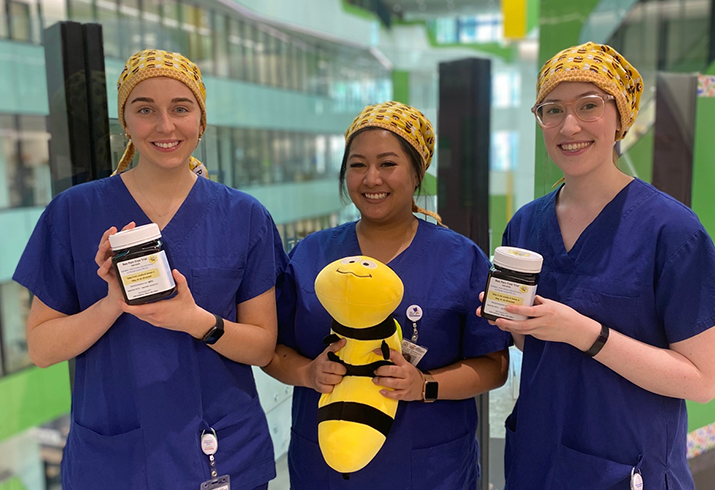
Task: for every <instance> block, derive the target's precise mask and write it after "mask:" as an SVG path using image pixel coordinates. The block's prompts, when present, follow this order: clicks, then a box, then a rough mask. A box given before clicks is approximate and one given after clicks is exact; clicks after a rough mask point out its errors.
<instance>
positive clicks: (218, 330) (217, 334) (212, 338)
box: [201, 313, 223, 344]
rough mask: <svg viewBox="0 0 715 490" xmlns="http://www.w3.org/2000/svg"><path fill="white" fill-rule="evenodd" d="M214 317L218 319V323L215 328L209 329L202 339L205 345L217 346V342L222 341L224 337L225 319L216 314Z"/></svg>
mask: <svg viewBox="0 0 715 490" xmlns="http://www.w3.org/2000/svg"><path fill="white" fill-rule="evenodd" d="M213 315H214V318H216V323H215V324H214V326H213V327H211V328H210V329H209V331H208V332H206V335H204V336H203V338H202V339H201V341H202V342H203V343H204V344H215V343H216V341H217V340H218V339H220V338H221V336H222V335H223V318H221V317H220V316H218V315H216V314H215V313H214V314H213Z"/></svg>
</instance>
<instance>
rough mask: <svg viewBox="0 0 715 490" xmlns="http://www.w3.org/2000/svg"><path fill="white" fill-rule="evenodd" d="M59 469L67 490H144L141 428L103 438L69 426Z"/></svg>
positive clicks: (78, 427) (145, 477)
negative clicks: (66, 442) (64, 474)
mask: <svg viewBox="0 0 715 490" xmlns="http://www.w3.org/2000/svg"><path fill="white" fill-rule="evenodd" d="M64 458H65V460H66V461H71V462H72V464H71V465H63V468H62V470H63V471H64V472H66V473H67V475H66V477H65V479H64V481H66V482H67V483H68V484H69V485H70V488H75V489H84V488H104V489H115V488H116V489H126V488H147V487H148V482H147V473H146V469H147V468H146V465H147V462H146V456H145V451H144V433H143V431H142V429H141V428H137V429H134V430H130V431H129V432H124V433H122V434H116V435H110V436H105V435H102V434H99V433H97V432H95V431H93V430H91V429H88V428H86V427H83V426H81V425H79V424H77V423H76V422H73V423H72V426H71V429H70V435H69V441H68V444H67V448H66V449H65V454H64Z"/></svg>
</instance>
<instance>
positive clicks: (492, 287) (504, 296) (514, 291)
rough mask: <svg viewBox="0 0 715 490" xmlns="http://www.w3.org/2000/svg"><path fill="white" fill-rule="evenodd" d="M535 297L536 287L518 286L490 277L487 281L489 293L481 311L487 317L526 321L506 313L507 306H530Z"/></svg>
mask: <svg viewBox="0 0 715 490" xmlns="http://www.w3.org/2000/svg"><path fill="white" fill-rule="evenodd" d="M534 296H536V286H528V285H526V284H519V283H518V282H511V281H505V280H504V279H498V278H496V277H492V278H490V280H489V291H488V292H487V298H486V300H485V301H484V307H483V311H484V313H487V314H489V315H493V316H498V317H501V318H508V319H510V320H526V319H527V317H525V316H524V315H516V314H514V313H508V312H507V311H506V310H505V309H504V307H505V306H507V305H519V306H521V305H525V306H532V305H533V304H534Z"/></svg>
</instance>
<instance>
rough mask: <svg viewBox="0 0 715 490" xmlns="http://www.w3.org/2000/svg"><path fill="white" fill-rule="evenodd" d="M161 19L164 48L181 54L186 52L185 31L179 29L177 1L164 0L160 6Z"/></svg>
mask: <svg viewBox="0 0 715 490" xmlns="http://www.w3.org/2000/svg"><path fill="white" fill-rule="evenodd" d="M162 13H163V15H162V21H163V24H164V27H165V28H166V29H165V35H166V38H165V39H163V41H164V44H165V48H164V49H167V50H169V51H177V52H179V53H181V54H184V55H185V54H186V53H188V40H187V38H186V31H184V30H183V29H181V25H180V19H181V14H180V12H179V3H178V2H176V1H174V0H164V4H163V6H162Z"/></svg>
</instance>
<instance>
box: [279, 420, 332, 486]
mask: <svg viewBox="0 0 715 490" xmlns="http://www.w3.org/2000/svg"><path fill="white" fill-rule="evenodd" d="M290 432H291V433H290V449H289V450H288V454H289V458H288V469H289V471H290V482H291V488H292V489H298V490H304V489H309V488H328V478H329V472H330V471H332V470H330V469H329V467H328V466H327V465H326V464H325V460H324V459H323V455H322V453H321V452H320V446H318V443H317V442H313V441H310V440H308V439H306V438H305V437H303V436H301V435H300V434H298V433H297V432H296V431H295V430H293V429H291V431H290Z"/></svg>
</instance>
